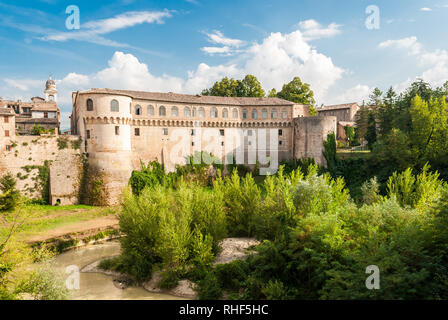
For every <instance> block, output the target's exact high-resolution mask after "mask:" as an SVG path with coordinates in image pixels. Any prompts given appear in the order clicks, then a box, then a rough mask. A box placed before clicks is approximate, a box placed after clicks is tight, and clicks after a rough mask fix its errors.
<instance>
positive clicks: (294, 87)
mask: <svg viewBox="0 0 448 320" xmlns="http://www.w3.org/2000/svg"><path fill="white" fill-rule="evenodd" d="M277 97H279V98H282V99H285V100H288V101H292V102H295V103H301V104H308V105H312V106H313V105H314V104H315V103H316V101H315V100H314V92H313V91H312V90H311V88H310V85H309V84H308V83H303V82H302V80H300V78H299V77H295V78H294V79H293V80H292V81H291V82H289V83H287V84H284V85H283V87H282V90H281V91H280V92H278V93H277Z"/></svg>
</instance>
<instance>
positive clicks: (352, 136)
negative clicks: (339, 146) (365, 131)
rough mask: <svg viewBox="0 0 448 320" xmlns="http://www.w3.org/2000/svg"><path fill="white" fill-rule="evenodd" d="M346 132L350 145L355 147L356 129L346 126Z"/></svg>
mask: <svg viewBox="0 0 448 320" xmlns="http://www.w3.org/2000/svg"><path fill="white" fill-rule="evenodd" d="M344 131H345V136H346V140H347V143H348V145H349V146H353V145H354V141H355V128H353V127H351V126H345V127H344Z"/></svg>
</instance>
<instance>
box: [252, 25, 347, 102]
mask: <svg viewBox="0 0 448 320" xmlns="http://www.w3.org/2000/svg"><path fill="white" fill-rule="evenodd" d="M248 54H249V57H248V59H247V60H246V63H245V67H244V70H245V72H246V73H251V74H254V75H256V76H257V77H258V79H259V80H260V81H261V83H262V84H263V86H264V88H266V89H267V90H270V89H271V88H276V89H277V90H280V89H281V86H282V85H283V84H284V83H287V82H289V81H291V80H292V79H293V78H294V77H295V76H300V78H301V80H302V81H303V82H306V83H310V84H311V88H312V89H313V91H314V92H315V96H316V97H317V100H322V99H324V98H325V95H326V92H327V90H328V88H329V87H330V86H332V85H333V84H334V83H335V82H336V81H337V80H339V79H340V78H341V77H342V75H343V73H344V70H343V69H342V68H339V67H337V66H335V65H334V64H333V61H332V59H331V58H330V57H327V56H325V55H323V54H321V53H318V52H317V51H316V49H314V48H313V47H311V46H310V45H309V44H308V43H307V42H306V40H305V39H304V37H303V34H302V33H301V31H299V30H297V31H294V32H291V33H289V34H281V33H279V32H277V33H271V34H270V35H269V36H268V37H267V38H266V39H264V40H263V42H262V43H261V44H254V45H253V46H252V47H251V48H250V49H249V50H248Z"/></svg>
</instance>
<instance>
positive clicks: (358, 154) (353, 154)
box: [337, 149, 371, 159]
mask: <svg viewBox="0 0 448 320" xmlns="http://www.w3.org/2000/svg"><path fill="white" fill-rule="evenodd" d="M337 155H338V157H339V158H340V159H349V158H350V159H361V158H369V157H370V156H371V153H370V150H360V151H352V150H350V149H338V151H337Z"/></svg>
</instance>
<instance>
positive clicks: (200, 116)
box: [198, 107, 205, 118]
mask: <svg viewBox="0 0 448 320" xmlns="http://www.w3.org/2000/svg"><path fill="white" fill-rule="evenodd" d="M198 114H199V118H204V117H205V110H204V108H202V107H200V108H199V112H198Z"/></svg>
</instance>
